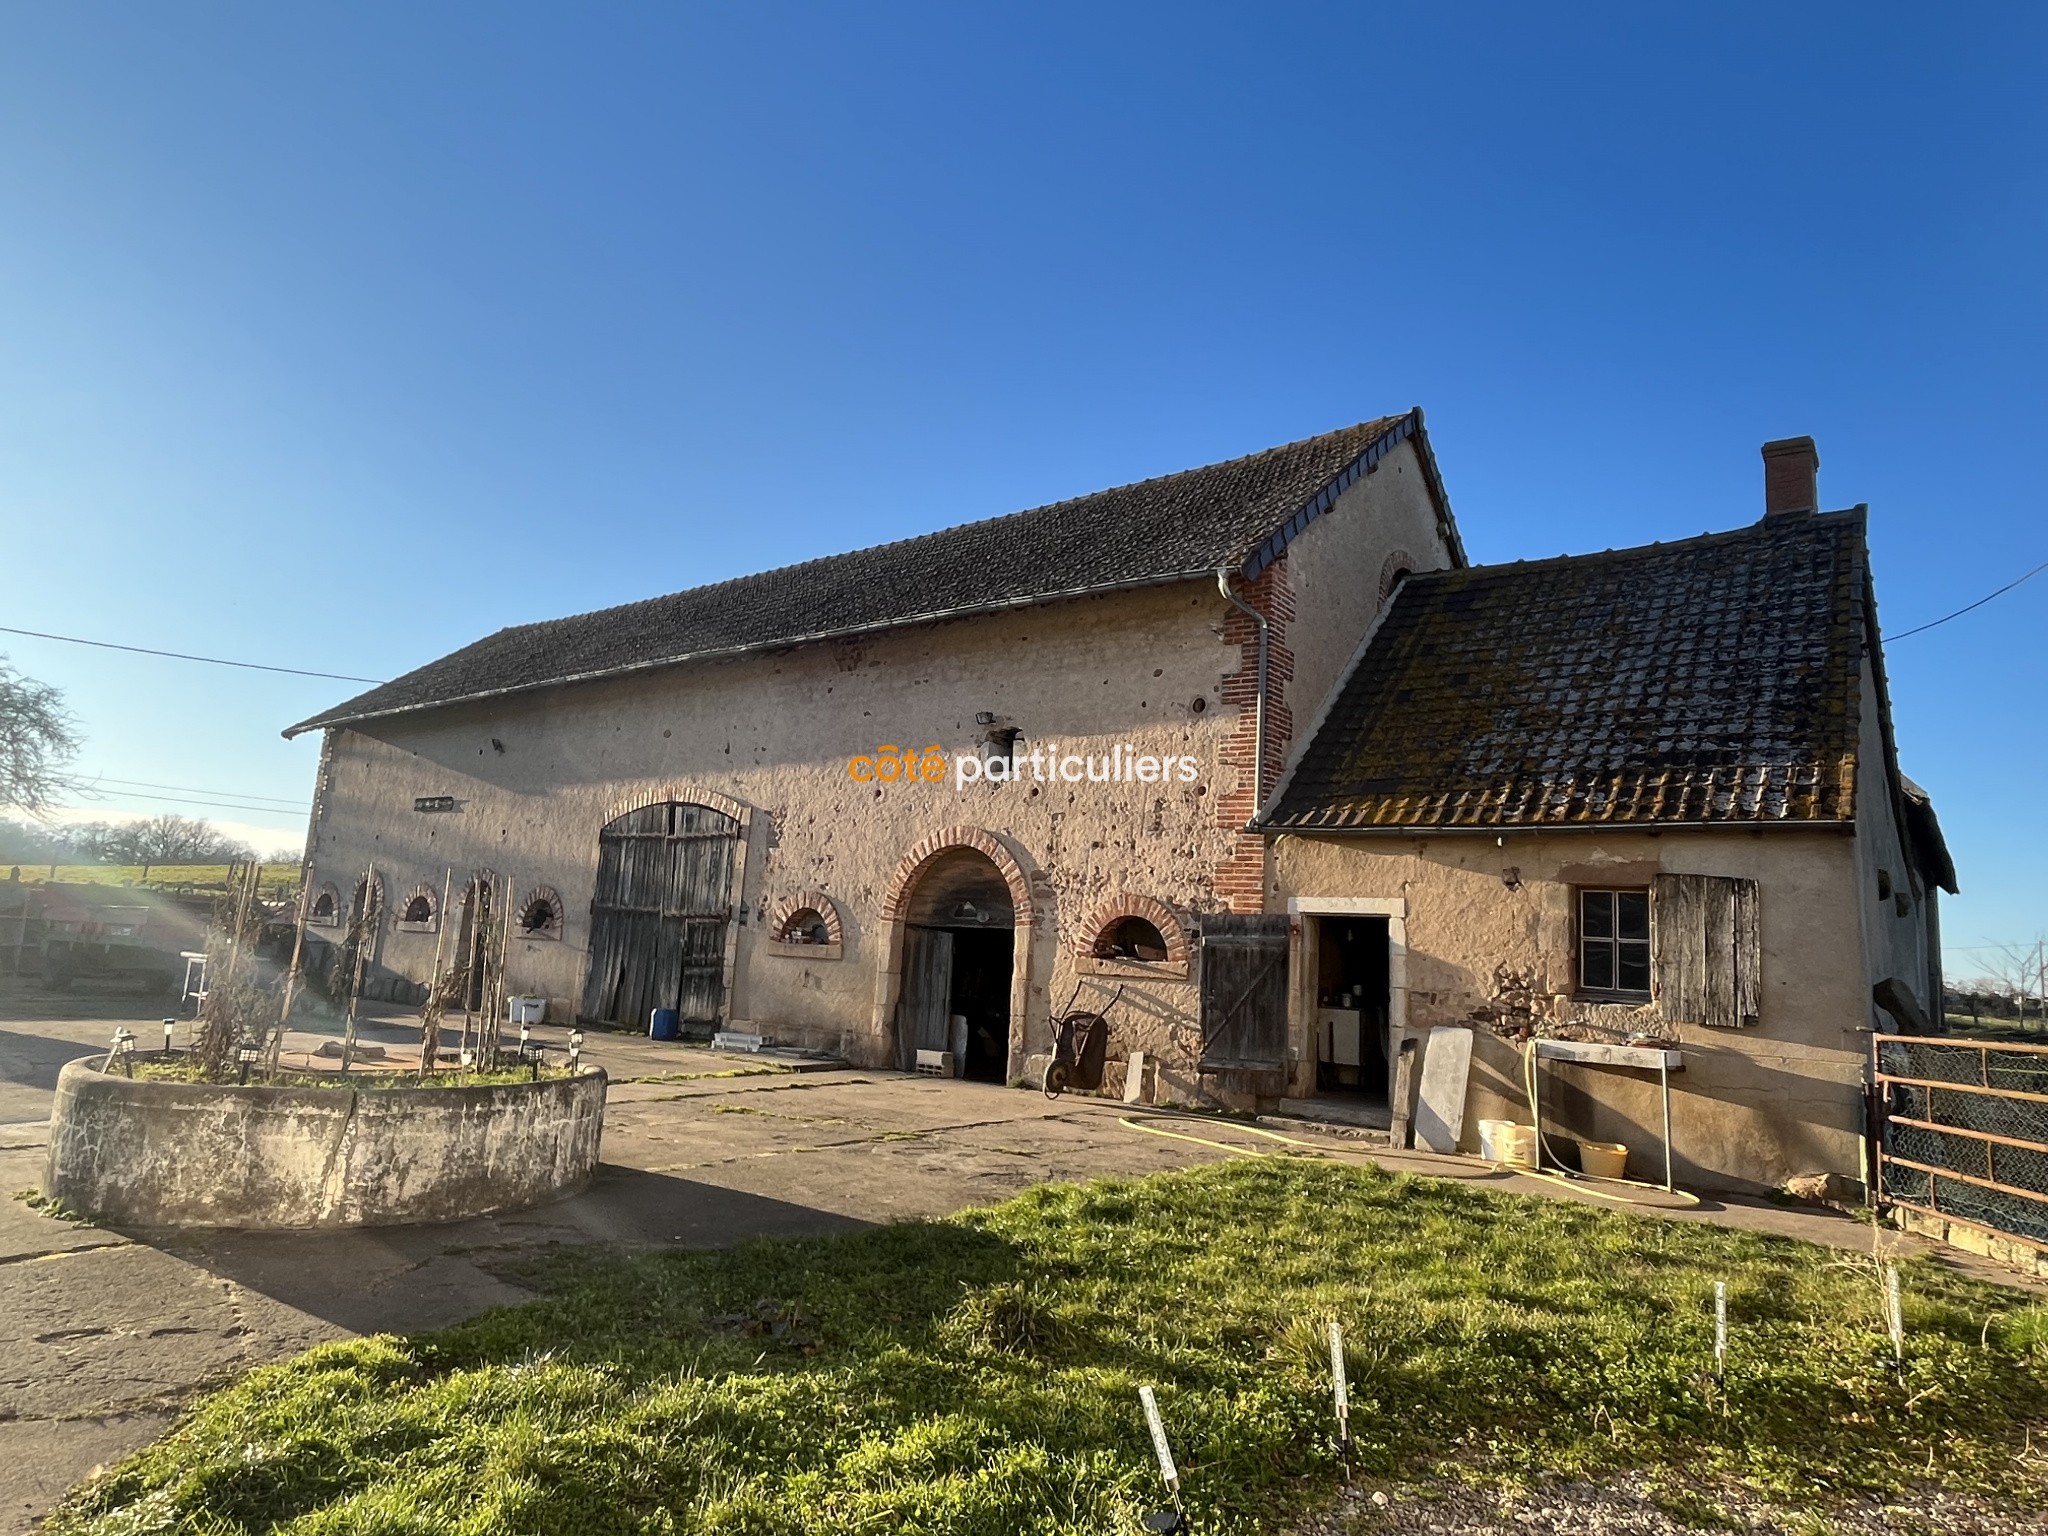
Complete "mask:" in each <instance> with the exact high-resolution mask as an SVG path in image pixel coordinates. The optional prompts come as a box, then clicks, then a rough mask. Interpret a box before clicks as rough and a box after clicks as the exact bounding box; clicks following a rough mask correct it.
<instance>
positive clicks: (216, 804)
mask: <svg viewBox="0 0 2048 1536" xmlns="http://www.w3.org/2000/svg"><path fill="white" fill-rule="evenodd" d="M120 798H121V799H123V800H161V801H164V802H165V803H166V804H169V805H203V806H207V807H210V808H211V809H213V810H217V811H263V812H267V813H268V814H269V815H272V816H292V815H301V814H303V813H305V812H306V811H308V810H311V809H312V807H310V806H303V805H301V806H284V805H245V804H238V803H236V802H234V801H232V800H188V799H186V798H184V797H183V796H180V795H152V794H148V793H146V792H144V791H142V790H123V791H121V792H120ZM77 809H81V810H82V809H84V807H82V806H81V807H77Z"/></svg>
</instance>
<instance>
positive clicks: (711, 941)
mask: <svg viewBox="0 0 2048 1536" xmlns="http://www.w3.org/2000/svg"><path fill="white" fill-rule="evenodd" d="M739 836H740V824H739V822H738V821H737V820H735V819H734V818H733V817H731V816H728V815H726V814H725V813H724V812H722V811H715V810H713V809H712V808H711V807H710V806H708V805H690V804H686V803H681V802H675V801H670V802H667V803H664V804H661V805H650V806H645V807H643V808H642V809H640V810H637V811H629V812H627V813H626V814H625V815H624V816H621V817H620V818H619V819H618V820H617V821H614V822H613V823H611V825H609V826H608V827H606V828H605V829H604V831H603V832H601V833H600V834H599V835H598V844H597V894H596V895H595V896H594V897H593V898H592V900H591V903H590V970H589V972H588V974H587V975H586V977H585V980H584V984H583V1007H582V1009H581V1013H582V1016H583V1017H584V1018H586V1019H589V1020H591V1021H592V1022H596V1023H609V1024H620V1025H624V1026H625V1027H627V1028H629V1029H645V1028H646V1027H647V1017H648V1014H649V1013H650V1012H651V1011H652V1010H654V1009H656V1008H674V1009H676V1010H677V1011H678V1012H679V1013H680V1014H681V1015H682V1017H683V1019H684V1021H685V1022H694V1023H699V1024H703V1023H715V1022H717V1021H718V1020H719V1019H720V1017H721V1016H722V1015H723V1013H724V1009H725V940H726V929H727V925H728V924H730V923H731V921H732V875H733V870H734V868H735V867H736V865H737V862H738V857H737V856H738V852H739Z"/></svg>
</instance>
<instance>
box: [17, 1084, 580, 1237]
mask: <svg viewBox="0 0 2048 1536" xmlns="http://www.w3.org/2000/svg"><path fill="white" fill-rule="evenodd" d="M605 1086H606V1084H605V1075H604V1073H603V1072H602V1071H601V1070H598V1069H595V1068H593V1069H590V1070H587V1071H584V1072H581V1073H579V1074H578V1075H577V1076H575V1077H573V1078H550V1079H544V1080H543V1081H541V1082H538V1083H514V1084H505V1085H498V1086H490V1087H480V1086H470V1087H449V1088H383V1089H370V1088H364V1089H340V1088H280V1087H266V1086H260V1085H251V1086H248V1087H237V1086H233V1085H216V1084H208V1083H168V1082H149V1081H146V1080H140V1079H133V1078H127V1077H119V1076H114V1075H112V1074H109V1073H102V1072H100V1071H99V1070H98V1069H97V1068H96V1067H95V1066H94V1065H93V1064H92V1063H91V1062H90V1061H89V1060H87V1061H74V1062H72V1063H71V1064H70V1065H68V1066H67V1067H65V1068H64V1070H63V1072H62V1073H61V1074H59V1076H58V1079H57V1095H56V1102H55V1105H54V1107H53V1109H52V1118H51V1123H50V1151H49V1161H48V1163H47V1165H46V1167H45V1169H44V1174H43V1193H44V1194H46V1195H48V1196H49V1197H51V1198H52V1199H55V1200H60V1201H62V1202H63V1203H64V1205H65V1206H67V1207H68V1208H70V1209H71V1210H74V1211H78V1212H80V1213H81V1214H84V1215H87V1216H91V1217H94V1218H95V1219H97V1220H100V1221H105V1222H110V1223H114V1224H117V1225H122V1226H138V1227H241V1228H249V1229H272V1228H305V1227H357V1226H395V1225H401V1224H407V1223H413V1222H434V1221H459V1220H461V1219H463V1218H465V1217H469V1216H480V1215H483V1214H485V1213H487V1212H492V1211H514V1210H520V1209H523V1208H525V1207H527V1206H532V1205H539V1204H542V1203H544V1202H546V1201H549V1200H554V1199H558V1198H559V1197H561V1196H563V1195H567V1194H571V1193H573V1192H574V1191H576V1190H578V1189H581V1188H582V1187H583V1186H584V1185H585V1184H587V1183H588V1182H589V1181H590V1177H591V1175H592V1174H593V1173H594V1172H595V1171H596V1169H597V1158H598V1144H599V1141H600V1139H601V1138H602V1136H603V1133H604V1100H605Z"/></svg>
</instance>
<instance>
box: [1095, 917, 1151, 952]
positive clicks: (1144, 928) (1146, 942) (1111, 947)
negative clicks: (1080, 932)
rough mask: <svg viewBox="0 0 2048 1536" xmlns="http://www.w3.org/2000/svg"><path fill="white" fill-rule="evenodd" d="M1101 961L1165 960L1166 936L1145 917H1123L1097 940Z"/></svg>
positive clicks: (1106, 929)
mask: <svg viewBox="0 0 2048 1536" xmlns="http://www.w3.org/2000/svg"><path fill="white" fill-rule="evenodd" d="M1095 958H1096V959H1098V960H1153V961H1156V960H1164V959H1165V958H1166V935H1165V934H1163V933H1161V932H1160V931H1159V925H1158V924H1157V923H1154V922H1151V921H1149V920H1148V919H1146V918H1142V917H1120V918H1118V919H1117V920H1116V921H1115V922H1113V923H1111V924H1110V925H1109V926H1108V927H1107V928H1105V929H1103V930H1102V932H1101V933H1099V934H1097V935H1096V937H1095Z"/></svg>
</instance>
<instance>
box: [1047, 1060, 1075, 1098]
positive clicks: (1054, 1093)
mask: <svg viewBox="0 0 2048 1536" xmlns="http://www.w3.org/2000/svg"><path fill="white" fill-rule="evenodd" d="M1071 1075H1072V1069H1071V1068H1069V1067H1068V1065H1067V1064H1066V1063H1065V1062H1064V1061H1054V1062H1051V1063H1049V1064H1048V1065H1047V1067H1046V1069H1045V1096H1046V1097H1047V1098H1048V1099H1056V1098H1058V1097H1059V1096H1060V1095H1061V1094H1062V1093H1065V1092H1066V1090H1067V1079H1068V1078H1069V1077H1070V1076H1071Z"/></svg>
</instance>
